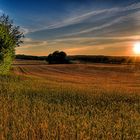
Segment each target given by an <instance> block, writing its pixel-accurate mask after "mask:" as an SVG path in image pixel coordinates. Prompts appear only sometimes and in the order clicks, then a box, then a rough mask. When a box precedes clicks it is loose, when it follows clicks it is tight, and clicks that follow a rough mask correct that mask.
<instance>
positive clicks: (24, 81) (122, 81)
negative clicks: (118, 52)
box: [0, 61, 140, 140]
mask: <svg viewBox="0 0 140 140" xmlns="http://www.w3.org/2000/svg"><path fill="white" fill-rule="evenodd" d="M11 73H12V74H10V75H9V76H0V139H1V140H7V139H8V140H9V139H10V140H11V139H13V140H26V139H28V140H40V139H41V140H47V139H48V140H53V139H54V140H56V139H58V140H98V139H99V140H102V139H103V140H123V139H126V140H127V139H128V140H133V139H134V140H135V139H136V140H138V139H140V67H139V66H138V65H136V66H135V65H113V64H69V65H46V64H45V63H42V62H36V61H31V62H29V61H19V62H16V63H15V64H14V65H13V68H12V72H11Z"/></svg>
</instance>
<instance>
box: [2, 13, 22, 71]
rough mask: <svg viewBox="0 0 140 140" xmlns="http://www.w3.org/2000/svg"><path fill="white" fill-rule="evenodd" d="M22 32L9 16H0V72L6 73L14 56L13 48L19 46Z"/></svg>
mask: <svg viewBox="0 0 140 140" xmlns="http://www.w3.org/2000/svg"><path fill="white" fill-rule="evenodd" d="M23 37H24V35H23V33H22V32H21V31H20V27H19V26H15V25H14V23H13V21H12V20H10V18H9V16H7V15H2V16H0V74H7V73H8V72H9V70H10V67H11V64H12V60H13V59H14V56H15V48H16V47H18V46H20V44H21V43H23V42H22V38H23Z"/></svg>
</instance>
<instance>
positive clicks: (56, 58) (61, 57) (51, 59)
mask: <svg viewBox="0 0 140 140" xmlns="http://www.w3.org/2000/svg"><path fill="white" fill-rule="evenodd" d="M47 61H48V63H49V64H66V63H69V60H68V58H67V54H66V53H65V52H63V51H61V52H59V51H55V52H54V53H53V54H49V55H48V57H47Z"/></svg>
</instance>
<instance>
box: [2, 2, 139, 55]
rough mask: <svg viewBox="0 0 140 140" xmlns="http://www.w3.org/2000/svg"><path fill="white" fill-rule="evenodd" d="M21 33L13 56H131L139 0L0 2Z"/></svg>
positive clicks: (136, 28) (4, 11)
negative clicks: (56, 54)
mask: <svg viewBox="0 0 140 140" xmlns="http://www.w3.org/2000/svg"><path fill="white" fill-rule="evenodd" d="M2 13H5V14H8V15H9V16H10V18H12V19H13V20H14V23H15V24H16V25H19V26H20V27H21V31H22V32H24V34H25V38H24V44H22V45H21V46H20V47H18V48H16V53H17V54H25V55H38V56H45V55H48V54H49V53H52V52H53V51H56V50H60V51H65V52H66V53H67V54H68V55H117V56H118V55H121V56H122V55H125V56H126V55H127V56H128V55H133V51H132V49H133V44H134V43H135V42H137V41H139V40H140V0H0V15H1V14H2Z"/></svg>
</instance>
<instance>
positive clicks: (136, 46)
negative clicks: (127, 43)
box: [133, 42, 140, 54]
mask: <svg viewBox="0 0 140 140" xmlns="http://www.w3.org/2000/svg"><path fill="white" fill-rule="evenodd" d="M133 51H134V53H135V54H140V42H136V43H135V44H134V47H133Z"/></svg>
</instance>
